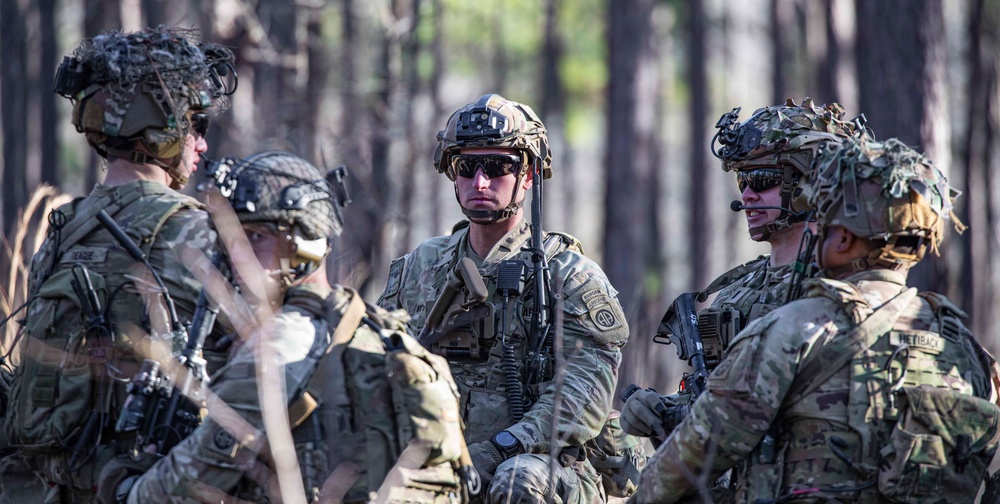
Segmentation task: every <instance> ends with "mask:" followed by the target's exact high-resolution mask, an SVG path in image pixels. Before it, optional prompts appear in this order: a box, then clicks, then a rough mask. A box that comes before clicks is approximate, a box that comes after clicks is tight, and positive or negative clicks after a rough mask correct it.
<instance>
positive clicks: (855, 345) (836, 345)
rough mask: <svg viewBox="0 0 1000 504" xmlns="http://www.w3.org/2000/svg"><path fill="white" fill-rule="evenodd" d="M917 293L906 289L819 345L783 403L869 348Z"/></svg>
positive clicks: (798, 397)
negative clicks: (826, 342) (858, 321)
mask: <svg viewBox="0 0 1000 504" xmlns="http://www.w3.org/2000/svg"><path fill="white" fill-rule="evenodd" d="M916 296H917V289H916V288H913V287H911V288H909V289H906V290H904V291H903V292H901V293H899V294H897V295H896V297H894V298H892V299H891V300H889V301H888V302H887V303H885V304H883V305H882V306H880V307H879V308H878V309H876V310H875V311H874V312H873V313H872V314H870V315H868V317H867V318H865V320H863V321H862V322H861V323H860V324H858V325H857V326H855V327H854V329H852V330H851V331H850V332H848V333H846V334H844V335H838V336H837V337H836V339H834V341H833V342H831V343H830V344H828V345H823V346H821V347H820V348H819V350H818V351H816V352H815V353H812V354H810V355H809V356H808V357H807V358H806V359H805V362H803V364H802V365H801V366H799V371H798V372H797V373H796V374H795V381H794V383H793V385H792V387H791V389H790V390H789V391H788V395H786V396H785V400H784V404H786V405H787V404H794V403H796V402H798V401H799V400H801V399H802V398H803V397H805V396H807V395H809V394H811V393H812V392H813V391H814V390H816V387H819V386H820V385H821V384H823V383H825V382H826V381H827V380H829V379H830V377H831V376H833V375H835V374H837V372H838V371H840V370H841V369H843V368H844V366H846V365H847V364H848V363H849V362H851V361H852V360H854V358H855V357H857V356H858V355H860V354H861V353H863V352H864V351H866V350H868V349H869V348H871V346H872V345H874V344H875V342H876V341H877V340H878V338H879V337H881V336H882V335H883V334H885V333H886V332H888V331H890V330H892V326H893V325H894V324H895V323H896V320H897V319H898V318H899V316H900V314H902V313H903V309H904V308H906V306H907V305H909V304H910V302H911V301H913V298H915V297H916Z"/></svg>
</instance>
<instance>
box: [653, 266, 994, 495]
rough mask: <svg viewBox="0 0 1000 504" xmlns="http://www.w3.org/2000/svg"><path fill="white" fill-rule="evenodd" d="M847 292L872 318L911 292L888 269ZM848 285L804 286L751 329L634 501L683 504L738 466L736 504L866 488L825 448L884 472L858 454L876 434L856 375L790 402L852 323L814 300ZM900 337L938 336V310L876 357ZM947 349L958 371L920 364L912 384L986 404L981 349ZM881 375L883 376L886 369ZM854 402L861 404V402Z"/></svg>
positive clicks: (910, 323) (919, 312) (915, 315)
mask: <svg viewBox="0 0 1000 504" xmlns="http://www.w3.org/2000/svg"><path fill="white" fill-rule="evenodd" d="M846 282H849V283H850V284H852V285H854V286H856V288H857V289H856V291H858V292H860V295H861V296H862V297H863V300H864V301H865V302H867V304H869V305H870V306H871V307H874V308H877V307H879V306H881V305H882V304H883V303H885V302H886V301H887V300H889V299H890V298H892V297H893V296H895V295H897V294H899V293H900V292H901V291H903V290H904V288H905V276H904V275H903V274H901V273H898V272H894V271H888V270H868V271H863V272H859V273H855V274H854V275H852V276H850V277H848V278H847V279H846ZM846 282H840V281H835V280H826V279H815V280H810V281H807V283H806V294H805V296H804V297H803V298H801V299H799V300H797V301H793V302H792V303H790V304H787V305H785V306H783V307H781V308H779V309H777V310H775V311H773V312H771V313H769V314H768V315H766V316H764V317H762V318H760V319H758V320H756V321H755V322H753V323H751V324H750V325H749V326H747V327H746V328H745V329H744V330H743V331H742V332H741V333H740V334H739V335H738V336H737V338H736V340H735V341H734V342H733V345H732V347H731V348H730V350H729V352H728V354H727V356H726V358H725V359H724V360H723V362H722V363H721V364H720V365H719V366H718V367H717V368H716V369H715V370H714V371H713V372H712V374H711V375H710V377H709V379H708V389H707V391H706V393H704V394H702V395H701V396H700V397H699V398H698V400H697V401H696V402H695V404H694V405H693V406H692V409H691V414H690V415H689V416H688V417H687V418H686V419H685V420H684V421H683V422H682V423H681V424H680V425H679V426H678V427H677V428H676V429H675V430H674V431H673V433H672V434H671V435H670V437H669V438H667V440H666V442H665V443H664V444H663V445H662V446H660V448H659V449H658V450H657V452H656V454H655V455H654V456H653V458H652V459H651V460H650V462H649V464H648V465H647V466H646V468H645V469H644V470H643V476H642V481H641V483H640V485H639V491H638V493H637V497H638V501H639V502H650V503H652V502H656V503H670V502H677V501H678V500H680V499H681V498H682V497H684V496H687V495H691V494H694V493H696V492H697V491H698V484H697V482H698V480H699V479H700V480H701V481H707V482H711V481H713V480H714V478H716V477H718V476H719V475H721V474H722V473H723V472H724V471H726V470H727V469H729V468H731V467H733V466H735V465H737V464H739V463H740V462H741V461H745V462H746V463H745V464H743V465H741V468H742V470H741V473H740V475H739V478H738V480H739V483H738V485H739V486H738V488H737V496H736V501H737V502H753V501H754V500H756V499H757V498H763V499H765V501H770V500H769V499H772V498H775V497H777V496H786V495H789V494H791V493H792V492H802V491H809V489H813V490H811V491H815V489H817V488H836V487H839V488H851V487H854V488H857V487H858V486H859V485H862V484H864V483H867V482H866V481H860V478H859V477H858V476H857V475H856V474H855V473H854V472H853V471H852V469H851V467H849V466H848V465H847V464H846V463H845V462H844V461H843V460H841V459H838V457H836V456H835V455H834V454H833V453H832V451H831V450H830V449H829V447H828V445H827V440H828V439H830V438H832V437H835V436H836V437H840V438H841V439H842V440H844V441H846V445H845V446H844V447H843V449H842V452H843V453H846V454H847V455H846V456H847V457H849V458H850V459H851V460H854V461H857V462H860V463H864V464H868V467H878V465H877V462H878V461H877V460H872V459H868V458H865V457H863V456H862V455H861V453H862V447H861V446H860V445H861V442H860V441H859V439H860V437H859V433H864V432H866V431H867V430H870V429H871V425H870V423H871V421H870V419H869V420H868V421H865V419H864V418H859V415H861V416H863V415H864V414H865V412H866V411H869V408H868V396H867V392H864V393H862V392H863V391H861V392H859V385H860V384H854V386H853V387H852V367H854V366H855V364H852V365H848V366H844V367H843V368H842V369H840V370H838V371H837V372H836V373H835V374H834V375H832V377H831V378H830V379H828V380H827V381H826V382H823V383H821V384H820V385H819V386H818V387H816V388H815V389H814V390H812V391H811V392H809V393H808V394H807V395H805V396H803V397H802V398H801V400H798V401H794V402H791V403H789V402H788V401H787V399H789V396H790V394H791V391H792V390H793V385H800V384H799V382H797V378H799V374H798V373H799V372H800V371H801V369H800V366H802V364H803V362H805V361H806V359H807V357H809V356H812V355H813V354H814V353H815V352H816V351H817V350H819V349H821V348H822V347H823V346H824V345H825V344H830V342H831V341H835V340H836V337H837V336H838V335H843V334H844V333H845V332H846V331H849V330H850V329H851V328H852V327H853V326H854V324H855V323H856V322H853V321H852V317H853V316H854V315H853V314H852V313H851V312H849V311H847V310H845V307H844V305H843V304H842V303H840V302H837V301H833V300H832V299H830V298H829V297H826V296H822V295H818V292H819V291H824V290H837V289H840V290H841V291H848V290H851V291H854V290H853V289H844V288H843V284H845V283H846ZM900 330H902V331H926V333H927V334H929V333H937V332H938V331H939V330H940V326H939V324H938V317H937V315H936V313H935V311H934V310H933V309H932V308H931V305H930V304H929V303H928V302H927V301H926V300H925V299H924V298H923V297H922V296H921V297H918V298H915V299H914V301H912V302H911V303H910V304H909V305H908V306H907V307H906V308H905V310H904V311H902V312H901V315H900V317H899V319H898V320H897V322H896V324H895V325H894V326H893V332H890V333H886V334H885V335H882V336H880V337H879V338H878V340H877V342H876V343H875V345H873V346H872V347H871V348H872V349H877V348H881V347H885V348H883V349H882V350H883V351H884V350H886V349H891V347H890V345H892V344H893V343H895V344H896V345H898V342H891V341H889V340H890V335H891V334H894V333H895V332H896V331H900ZM946 348H947V350H946V352H945V353H947V356H948V357H949V358H950V361H951V362H952V364H953V365H954V369H946V368H942V367H939V366H928V364H926V363H924V362H921V363H919V364H920V365H921V366H922V367H924V369H922V370H920V371H919V372H918V371H913V370H911V372H910V373H909V374H908V375H907V376H909V378H908V379H909V380H916V381H917V383H920V382H921V381H923V382H924V383H930V384H932V385H934V386H942V385H944V386H946V387H949V388H951V389H953V390H961V391H964V393H970V394H971V393H975V394H976V395H977V396H979V397H987V398H988V397H990V394H991V392H992V390H991V387H990V385H989V379H988V376H989V374H988V373H989V372H988V371H987V369H986V362H987V360H988V359H987V358H986V357H984V354H985V351H984V350H982V348H981V347H980V346H979V345H978V343H975V341H974V340H972V338H971V336H969V337H968V342H967V343H962V344H961V345H955V346H948V347H946ZM871 352H873V350H868V353H869V354H870V353H871ZM942 355H944V353H943V354H942ZM956 356H957V357H956ZM869 357H870V355H869ZM856 360H857V359H856ZM931 362H935V361H931ZM876 364H879V365H880V366H881V365H884V364H885V362H878V363H876ZM880 366H876V367H878V368H879V369H880V370H881V367H880ZM934 369H940V371H934ZM967 378H968V379H970V381H966V379H967ZM860 388H861V389H863V388H864V386H863V385H860ZM852 392H854V393H856V394H860V395H859V396H858V397H855V395H854V394H852ZM769 431H771V432H773V433H774V437H773V445H771V446H764V443H761V440H762V439H765V434H768V432H769ZM869 437H871V436H869ZM876 448H877V447H876ZM870 453H871V451H869V454H870ZM875 455H876V456H877V449H876V450H875ZM765 462H766V463H765ZM867 488H868V489H869V490H868V492H869V493H867V497H868V498H869V499H870V498H871V497H872V493H871V492H874V490H873V489H871V486H870V485H869V486H868V487H867ZM768 495H770V496H771V497H768ZM835 495H836V498H837V499H839V500H841V501H843V502H872V501H871V500H866V499H865V498H860V497H859V495H858V493H857V492H838V493H835ZM876 497H877V495H876ZM800 499H801V501H802V502H813V501H815V500H816V498H814V499H810V498H809V496H808V495H801V496H799V499H796V502H798V501H799V500H800ZM876 502H877V501H876Z"/></svg>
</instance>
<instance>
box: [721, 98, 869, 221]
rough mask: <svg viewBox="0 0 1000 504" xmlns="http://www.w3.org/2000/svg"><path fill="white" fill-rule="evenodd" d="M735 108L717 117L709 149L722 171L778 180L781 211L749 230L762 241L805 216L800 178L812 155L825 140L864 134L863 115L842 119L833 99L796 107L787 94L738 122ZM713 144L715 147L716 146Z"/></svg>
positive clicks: (840, 108) (841, 109)
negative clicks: (780, 102) (768, 174)
mask: <svg viewBox="0 0 1000 504" xmlns="http://www.w3.org/2000/svg"><path fill="white" fill-rule="evenodd" d="M740 110H741V109H740V108H735V109H733V110H732V111H731V112H729V113H727V114H723V116H722V117H721V118H719V121H718V123H716V125H715V127H716V128H718V129H719V131H718V132H716V134H715V136H714V137H713V138H712V153H713V154H715V157H717V158H719V159H721V160H722V169H723V170H725V171H736V172H748V171H761V172H765V173H766V172H772V174H773V176H774V177H775V178H777V179H780V181H781V207H782V208H783V209H785V210H786V211H785V212H784V213H782V214H781V216H780V217H778V218H777V219H775V220H774V221H773V222H770V223H767V224H765V225H763V226H759V227H757V228H753V229H751V230H750V234H751V235H757V234H762V235H763V237H762V238H761V239H763V240H766V239H767V238H768V237H769V236H770V235H771V233H773V232H775V231H778V230H780V229H785V228H787V227H788V226H790V225H791V224H792V223H795V222H800V221H803V220H805V216H806V213H807V210H808V205H807V203H806V201H805V198H804V197H803V195H802V188H801V187H799V185H800V181H805V180H808V178H809V177H810V175H811V171H812V164H813V160H814V159H815V157H816V155H817V154H818V153H819V152H820V151H822V150H823V149H824V147H825V146H826V145H827V144H828V143H830V142H833V143H839V142H840V141H842V140H844V139H845V138H849V137H853V136H857V135H859V134H862V133H864V132H865V131H866V130H865V128H864V116H863V115H861V116H858V117H857V118H856V119H854V120H853V121H850V122H848V121H845V120H844V107H843V106H842V105H840V104H839V103H831V104H829V105H821V106H816V105H815V104H814V103H813V101H812V99H811V98H806V99H805V100H804V101H803V102H802V105H801V106H800V105H797V104H796V103H795V101H794V100H792V99H791V98H789V99H788V100H787V101H785V104H784V105H777V106H772V107H765V108H761V109H757V110H756V111H755V112H754V113H753V115H752V116H750V119H747V120H746V122H743V123H742V124H740V123H738V120H739V113H740ZM716 142H718V143H719V144H720V145H719V147H718V148H716V145H715V144H716Z"/></svg>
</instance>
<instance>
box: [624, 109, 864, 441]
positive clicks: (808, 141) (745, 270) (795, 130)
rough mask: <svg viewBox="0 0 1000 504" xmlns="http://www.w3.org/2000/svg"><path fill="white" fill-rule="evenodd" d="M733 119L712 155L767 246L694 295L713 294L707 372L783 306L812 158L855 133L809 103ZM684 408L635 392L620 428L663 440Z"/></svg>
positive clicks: (685, 403) (701, 318)
mask: <svg viewBox="0 0 1000 504" xmlns="http://www.w3.org/2000/svg"><path fill="white" fill-rule="evenodd" d="M738 114H739V109H735V110H734V111H732V112H730V113H728V114H725V115H723V116H722V118H721V119H720V120H719V122H718V124H717V127H718V128H719V129H720V131H719V133H718V134H717V135H716V137H715V138H714V139H713V141H712V143H713V146H712V152H713V153H714V154H715V155H716V156H717V157H719V158H720V159H722V169H723V170H725V171H734V172H736V182H737V184H738V185H739V189H740V192H741V195H740V196H741V198H742V207H741V209H742V210H744V211H745V212H746V218H747V227H748V229H749V233H750V239H752V240H754V241H764V242H767V244H768V245H770V247H771V253H770V254H769V255H763V256H760V257H758V258H757V259H754V260H753V261H750V262H748V263H745V264H741V265H739V266H737V267H736V268H733V269H732V270H730V271H728V272H726V273H724V274H723V275H722V276H720V277H719V278H717V279H715V280H714V281H713V282H712V283H711V284H710V285H709V286H708V287H707V288H705V290H703V291H701V292H699V293H697V295H696V299H697V300H698V301H705V300H706V299H708V297H709V296H711V295H712V294H714V293H716V292H718V293H719V294H718V295H717V296H716V297H715V300H714V301H713V302H712V305H711V306H710V307H709V308H706V309H704V310H701V311H700V312H699V313H698V329H699V332H700V333H701V337H702V340H703V342H704V345H705V357H706V359H705V360H706V367H707V368H708V370H709V371H711V370H712V369H714V368H715V366H716V365H718V363H719V362H720V361H721V359H722V358H723V357H725V354H726V350H727V349H728V346H729V343H730V341H731V340H732V339H733V337H734V336H736V334H737V333H738V332H739V331H740V330H741V329H742V328H743V327H746V325H747V324H749V323H750V322H752V321H754V320H755V319H757V318H760V317H762V316H764V315H766V314H767V313H768V312H769V311H771V310H773V309H775V308H777V307H778V306H781V305H782V304H784V303H785V302H786V301H787V296H788V291H789V287H790V285H791V280H792V265H793V263H794V262H795V260H796V258H797V257H798V254H799V253H800V248H801V247H800V245H801V243H800V242H801V240H802V235H803V233H804V232H805V230H806V222H805V214H806V212H803V211H802V210H803V209H804V206H805V204H804V200H803V197H802V195H801V191H800V189H799V183H800V181H801V180H802V178H803V177H808V175H809V173H811V172H810V167H811V165H812V160H813V158H814V157H815V156H816V153H817V152H819V151H820V150H821V149H822V148H824V147H825V146H827V145H828V144H837V143H839V142H841V141H842V140H843V139H845V138H848V137H851V136H853V135H855V134H856V132H857V126H856V125H855V124H854V123H853V122H848V121H845V120H844V108H843V107H842V106H841V105H840V104H839V103H831V104H829V105H821V106H816V105H815V104H814V103H813V101H812V100H811V99H809V98H806V100H805V101H804V102H803V103H802V105H801V106H799V105H797V104H796V103H795V102H794V101H793V100H791V99H789V100H788V101H786V102H785V103H784V104H783V105H776V106H772V107H765V108H762V109H758V110H757V111H756V112H754V113H753V115H752V116H751V117H750V119H748V120H747V121H746V122H744V123H743V124H738V123H736V120H737V118H738ZM748 138H759V139H760V142H759V144H758V145H755V146H753V147H750V144H747V143H745V142H746V141H745V140H743V139H748ZM717 140H718V141H720V143H721V145H720V148H719V149H718V150H717V149H716V148H715V145H714V144H715V141H717ZM735 209H736V208H735V205H734V210H735ZM689 403H690V394H670V395H667V396H661V395H660V394H658V393H656V391H655V390H652V389H646V390H637V391H635V392H634V393H632V395H631V396H629V398H628V400H627V401H626V402H625V406H624V407H623V408H622V416H621V423H622V428H623V429H625V432H628V433H629V434H632V435H635V436H643V437H653V438H655V439H657V440H659V441H662V440H663V439H665V438H666V437H667V435H669V434H670V431H672V430H673V428H674V427H675V426H676V425H677V423H678V422H680V421H681V419H683V418H684V417H685V416H686V415H687V413H688V411H689V406H690V404H689Z"/></svg>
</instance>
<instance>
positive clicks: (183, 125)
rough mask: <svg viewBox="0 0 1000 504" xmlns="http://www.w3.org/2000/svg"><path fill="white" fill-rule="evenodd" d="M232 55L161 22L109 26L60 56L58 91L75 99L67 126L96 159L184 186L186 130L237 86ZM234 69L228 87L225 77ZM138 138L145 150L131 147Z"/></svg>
mask: <svg viewBox="0 0 1000 504" xmlns="http://www.w3.org/2000/svg"><path fill="white" fill-rule="evenodd" d="M233 61H234V57H233V53H232V52H231V51H230V50H229V49H226V48H224V47H222V46H220V45H217V44H197V45H196V44H193V43H192V42H191V41H189V40H188V39H187V38H186V37H185V36H184V34H182V33H181V32H179V31H177V30H174V29H171V28H168V27H166V26H163V25H161V26H159V27H158V28H155V29H147V30H143V31H139V32H133V33H122V32H119V31H111V32H105V33H102V34H100V35H98V36H96V37H93V38H89V39H86V40H84V41H83V43H81V44H80V47H78V48H77V49H76V50H75V51H74V52H73V55H72V56H67V57H65V58H64V59H63V62H62V64H61V65H60V66H59V70H58V71H57V74H56V89H55V91H56V93H58V94H60V95H62V96H65V97H66V98H69V99H70V100H72V101H73V104H74V107H73V117H72V121H73V125H74V126H76V129H77V131H79V132H81V133H84V134H85V135H86V137H87V142H88V143H90V145H91V146H93V147H94V149H95V150H97V152H98V153H99V154H100V155H101V156H102V157H105V158H107V157H109V156H112V157H117V158H124V159H128V160H130V161H132V162H136V163H151V164H155V165H157V166H160V167H161V168H163V169H164V170H166V171H167V173H168V174H169V175H170V176H171V177H172V178H173V179H174V185H175V186H177V187H182V186H184V184H186V183H187V176H186V175H185V174H183V173H181V171H180V170H179V169H178V167H179V166H181V163H182V161H183V160H182V156H183V150H184V143H185V140H186V138H187V134H188V133H189V132H191V130H192V129H193V128H195V127H196V125H195V124H193V123H197V122H199V121H200V123H201V124H203V125H205V126H207V116H206V115H203V114H202V115H199V116H198V117H193V116H194V115H195V114H196V113H197V112H196V111H203V110H205V109H208V108H210V107H213V106H214V107H215V108H216V109H217V110H218V109H222V108H225V107H226V106H227V105H228V101H227V100H226V99H225V97H226V96H228V95H230V94H232V93H233V91H235V89H236V86H235V84H236V81H235V75H236V74H235V71H234V67H233ZM230 72H233V79H234V80H233V85H232V86H231V87H227V85H226V83H225V82H224V81H223V77H225V76H226V75H228V74H229V73H230ZM137 143H138V144H140V145H141V147H143V148H144V149H143V150H141V151H140V150H137Z"/></svg>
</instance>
